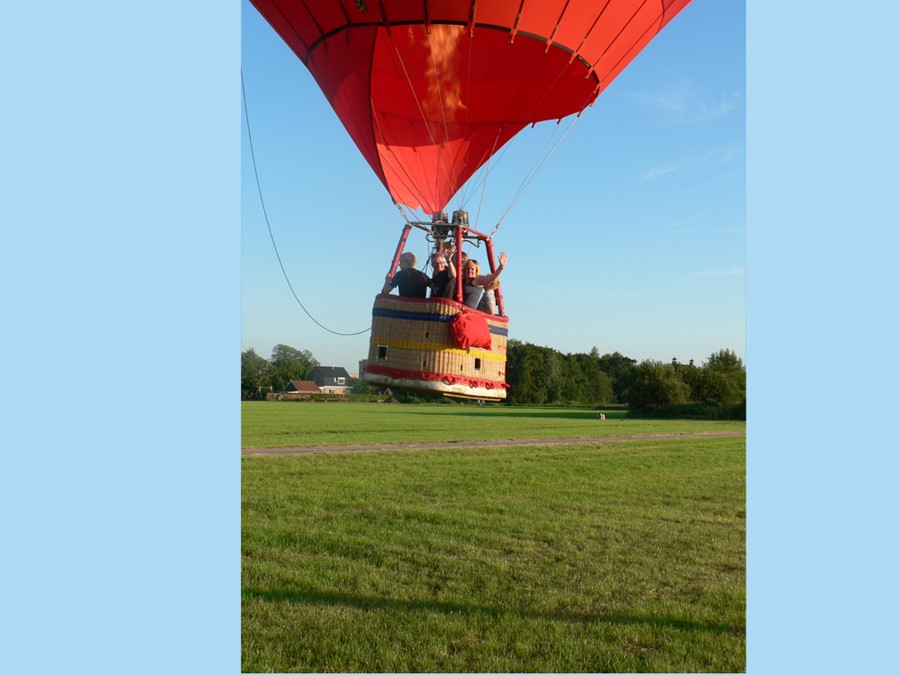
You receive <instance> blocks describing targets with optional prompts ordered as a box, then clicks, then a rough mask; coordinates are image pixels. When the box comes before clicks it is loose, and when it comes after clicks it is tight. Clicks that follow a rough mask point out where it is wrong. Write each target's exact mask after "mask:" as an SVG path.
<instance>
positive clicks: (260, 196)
mask: <svg viewBox="0 0 900 675" xmlns="http://www.w3.org/2000/svg"><path fill="white" fill-rule="evenodd" d="M241 98H242V99H243V101H244V119H245V120H246V121H247V140H249V141H250V157H251V158H252V159H253V175H254V176H255V177H256V189H257V191H258V192H259V203H260V205H261V206H262V212H263V216H264V217H265V220H266V227H267V228H268V229H269V239H271V240H272V247H273V248H274V249H275V257H276V258H278V265H279V266H280V267H281V273H282V274H283V275H284V280H285V281H286V282H287V285H288V288H289V289H291V295H293V296H294V300H296V301H297V304H298V305H300V309H302V310H303V311H304V312H306V316H308V317H309V318H310V319H311V320H312V322H313V323H314V324H316V325H317V326H319V327H320V328H322V329H324V330H326V331H328V332H329V333H333V334H334V335H344V336H350V335H362V334H363V333H367V332H368V331H370V330H372V328H371V327H369V328H366V329H365V330H361V331H358V332H356V333H339V332H338V331H335V330H331V329H330V328H329V327H328V326H325V325H323V324H321V323H319V321H317V320H316V317H314V316H313V315H312V314H310V313H309V310H307V309H306V307H304V306H303V303H302V302H300V298H298V297H297V293H296V291H294V287H293V285H291V280H290V279H289V278H288V275H287V272H286V271H285V269H284V264H283V263H282V262H281V255H280V254H279V253H278V246H277V245H276V244H275V236H274V235H273V234H272V226H271V224H269V214H268V213H267V212H266V203H265V201H263V194H262V187H261V186H260V183H259V172H258V171H257V170H256V153H255V152H254V151H253V136H252V135H251V134H250V114H249V113H248V111H247V93H246V92H245V91H244V70H243V68H242V69H241Z"/></svg>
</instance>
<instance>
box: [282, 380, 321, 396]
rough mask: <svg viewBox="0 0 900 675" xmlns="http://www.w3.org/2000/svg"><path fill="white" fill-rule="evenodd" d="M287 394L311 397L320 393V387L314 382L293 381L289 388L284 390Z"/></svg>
mask: <svg viewBox="0 0 900 675" xmlns="http://www.w3.org/2000/svg"><path fill="white" fill-rule="evenodd" d="M284 393H285V394H300V395H301V396H309V395H310V394H318V393H319V385H317V384H316V383H315V382H313V381H312V380H291V381H290V382H289V383H288V386H286V387H285V388H284Z"/></svg>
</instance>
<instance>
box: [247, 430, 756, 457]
mask: <svg viewBox="0 0 900 675" xmlns="http://www.w3.org/2000/svg"><path fill="white" fill-rule="evenodd" d="M738 436H746V433H745V432H743V431H723V432H715V433H691V434H639V435H634V436H593V437H587V438H585V437H581V438H529V439H521V438H516V439H509V440H498V441H455V442H450V443H382V444H374V445H319V446H316V447H311V448H241V456H243V457H250V456H255V455H314V454H318V453H325V452H377V451H381V450H442V449H445V448H496V447H503V446H511V445H518V446H523V445H586V444H591V443H618V442H622V441H665V440H672V439H679V438H733V437H738Z"/></svg>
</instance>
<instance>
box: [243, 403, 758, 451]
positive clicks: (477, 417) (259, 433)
mask: <svg viewBox="0 0 900 675" xmlns="http://www.w3.org/2000/svg"><path fill="white" fill-rule="evenodd" d="M605 414H606V416H607V419H606V420H605V421H598V420H597V419H596V417H597V411H596V410H593V409H590V408H525V407H522V408H519V407H509V406H485V407H483V408H479V407H477V406H475V405H471V404H470V405H459V404H455V405H454V404H451V405H437V404H431V405H392V404H386V403H382V404H379V403H351V402H346V403H303V402H297V401H282V402H275V401H244V402H242V403H241V421H242V423H241V447H242V448H285V447H293V446H304V447H309V446H319V445H366V444H370V443H371V444H397V443H429V442H442V441H488V440H498V439H542V438H579V437H592V436H628V435H635V434H671V433H696V432H722V431H724V432H729V431H737V432H743V431H744V430H745V428H746V424H745V423H744V422H732V421H721V422H710V421H695V420H634V419H630V418H628V416H627V415H626V413H624V412H620V411H607V412H606V413H605Z"/></svg>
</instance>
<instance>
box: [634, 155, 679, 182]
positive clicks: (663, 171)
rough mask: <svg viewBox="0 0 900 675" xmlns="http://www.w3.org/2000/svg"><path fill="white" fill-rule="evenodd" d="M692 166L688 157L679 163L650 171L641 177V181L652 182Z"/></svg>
mask: <svg viewBox="0 0 900 675" xmlns="http://www.w3.org/2000/svg"><path fill="white" fill-rule="evenodd" d="M690 164H691V160H690V159H689V158H687V157H682V158H681V159H679V160H678V161H677V162H675V163H673V164H666V165H664V166H658V167H655V168H653V169H650V170H649V171H648V172H647V173H645V174H644V175H643V176H641V180H652V179H653V178H659V177H660V176H664V175H666V174H667V173H672V172H673V171H679V170H681V169H683V168H685V167H687V166H689V165H690Z"/></svg>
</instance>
